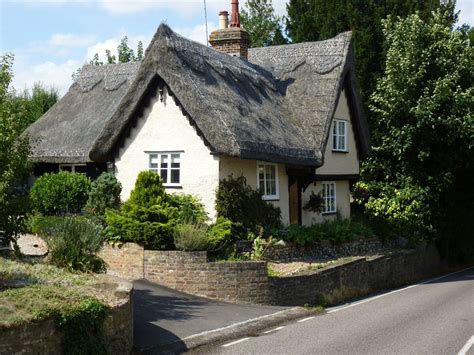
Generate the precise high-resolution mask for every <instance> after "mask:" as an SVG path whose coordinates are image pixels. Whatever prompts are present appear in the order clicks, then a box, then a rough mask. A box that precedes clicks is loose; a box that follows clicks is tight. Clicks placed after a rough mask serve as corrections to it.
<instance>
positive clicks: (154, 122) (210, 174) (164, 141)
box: [115, 92, 219, 219]
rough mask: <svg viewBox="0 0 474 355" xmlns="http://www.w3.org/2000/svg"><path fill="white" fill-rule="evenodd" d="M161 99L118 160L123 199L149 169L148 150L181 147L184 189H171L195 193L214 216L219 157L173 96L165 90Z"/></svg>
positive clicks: (148, 111) (134, 131)
mask: <svg viewBox="0 0 474 355" xmlns="http://www.w3.org/2000/svg"><path fill="white" fill-rule="evenodd" d="M164 97H165V99H164V100H163V102H160V101H159V100H158V99H157V95H156V96H155V98H154V99H153V100H152V102H151V103H150V105H149V106H148V108H147V109H146V110H145V112H144V114H143V116H142V117H140V118H139V119H138V123H137V126H136V127H135V128H133V129H132V132H131V135H130V137H128V138H127V139H126V140H125V143H124V145H123V147H122V148H120V150H119V153H118V158H116V160H115V173H116V176H117V178H118V180H119V181H120V182H121V183H122V187H123V189H122V195H121V198H122V200H126V199H127V198H128V197H129V196H130V192H131V190H132V189H133V187H134V185H135V180H136V178H137V176H138V174H139V173H140V172H141V171H144V170H148V159H149V158H148V154H146V153H145V152H149V151H152V152H153V151H156V152H160V151H182V153H181V186H182V188H181V189H176V188H167V192H169V193H186V194H192V195H194V196H196V197H198V198H199V199H201V201H202V203H203V204H204V206H205V208H206V210H207V212H208V213H209V217H210V218H211V219H214V218H215V207H214V202H215V191H216V189H217V186H218V184H219V157H218V156H215V155H211V154H210V150H209V149H208V148H207V147H206V146H205V144H204V142H203V140H202V139H201V138H200V137H199V136H198V135H197V133H196V130H195V129H194V127H193V126H191V125H190V124H189V122H188V120H187V118H186V117H185V116H184V115H183V114H182V112H181V110H180V108H179V107H178V106H177V105H176V103H175V101H174V99H173V98H172V97H170V96H168V95H167V94H166V92H165V95H164Z"/></svg>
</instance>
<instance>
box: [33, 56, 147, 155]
mask: <svg viewBox="0 0 474 355" xmlns="http://www.w3.org/2000/svg"><path fill="white" fill-rule="evenodd" d="M139 66H140V63H122V64H115V65H103V66H92V65H85V66H84V67H83V68H82V72H81V75H80V77H79V79H78V80H77V81H76V82H75V83H74V84H72V86H71V87H70V88H69V90H68V92H67V93H66V94H65V95H64V96H63V97H62V98H61V99H60V100H59V101H58V102H57V103H56V104H55V105H54V106H53V107H51V109H50V110H49V111H48V112H46V113H45V114H44V115H43V116H42V117H41V118H40V119H39V120H38V121H36V122H35V123H33V124H32V125H31V126H30V127H28V129H27V130H26V132H25V134H26V135H28V136H29V138H30V142H31V146H32V154H31V159H32V161H34V162H49V163H85V162H90V161H91V159H90V158H89V153H90V151H91V149H92V146H93V145H94V143H95V141H96V140H97V138H98V136H99V133H100V132H101V131H102V130H103V128H104V126H105V125H106V123H107V122H108V120H109V119H110V117H111V116H112V114H113V113H114V112H115V110H116V109H117V106H118V104H119V103H120V101H121V100H122V98H123V97H124V95H125V94H126V93H127V91H128V88H129V87H130V83H131V81H132V79H133V78H134V77H135V74H136V72H137V70H138V67H139Z"/></svg>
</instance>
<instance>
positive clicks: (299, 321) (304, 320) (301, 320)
mask: <svg viewBox="0 0 474 355" xmlns="http://www.w3.org/2000/svg"><path fill="white" fill-rule="evenodd" d="M313 318H316V317H308V318H303V319H300V320H297V321H296V322H297V323H303V322H306V321H307V320H310V319H313Z"/></svg>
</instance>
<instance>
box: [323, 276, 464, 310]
mask: <svg viewBox="0 0 474 355" xmlns="http://www.w3.org/2000/svg"><path fill="white" fill-rule="evenodd" d="M469 269H472V267H468V268H466V269H463V270H459V271H456V272H452V273H450V274H447V275H443V276H439V277H435V278H434V279H430V280H427V281H423V282H420V283H417V284H414V285H411V286H407V287H404V288H400V289H398V290H394V291H390V292H387V293H383V294H381V295H378V296H374V297H371V298H367V299H365V300H362V301H359V302H355V303H351V304H349V305H347V306H342V307H339V308H335V309H331V310H328V311H327V313H334V312H339V311H342V310H343V309H347V308H351V307H354V306H358V305H360V304H362V303H366V302H370V301H373V300H376V299H378V298H382V297H385V296H388V295H392V294H394V293H397V292H401V291H405V290H408V289H410V288H413V287H417V286H420V285H423V284H427V283H430V282H433V281H437V280H440V279H443V278H445V277H448V276H451V275H455V274H459V273H460V272H463V271H466V270H469Z"/></svg>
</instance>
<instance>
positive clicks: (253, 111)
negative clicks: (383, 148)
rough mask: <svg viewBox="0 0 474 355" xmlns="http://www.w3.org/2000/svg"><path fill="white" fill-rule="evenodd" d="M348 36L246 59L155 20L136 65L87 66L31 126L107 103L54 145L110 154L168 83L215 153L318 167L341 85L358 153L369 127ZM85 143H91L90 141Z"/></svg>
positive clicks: (103, 156)
mask: <svg viewBox="0 0 474 355" xmlns="http://www.w3.org/2000/svg"><path fill="white" fill-rule="evenodd" d="M350 37H351V36H350V33H343V34H341V35H339V36H337V37H335V38H334V39H331V40H327V41H322V42H313V43H302V44H294V45H285V46H277V47H266V48H259V49H251V50H250V51H249V56H250V57H249V61H246V60H243V59H241V58H237V57H232V56H229V55H227V54H223V53H220V52H217V51H215V50H213V49H211V48H209V47H206V46H204V45H201V44H198V43H195V42H193V41H190V40H187V39H185V38H183V37H181V36H179V35H177V34H175V33H174V32H173V31H171V29H170V28H169V27H168V26H166V25H161V26H160V28H159V29H158V31H157V33H156V34H155V36H154V38H153V40H152V42H151V44H150V45H149V47H148V49H147V51H146V53H145V58H144V60H143V61H142V63H141V64H140V67H139V69H138V71H137V70H136V65H135V66H133V65H130V68H132V67H133V70H132V69H130V71H127V69H125V67H120V68H119V67H117V69H112V68H111V69H108V67H114V66H113V65H109V66H104V67H98V68H99V69H97V67H95V68H94V67H87V68H86V67H85V70H84V71H83V75H82V76H81V78H80V79H79V83H78V84H74V85H73V86H72V87H71V89H70V92H72V95H70V97H68V95H69V92H68V94H67V95H66V96H65V97H64V98H63V99H61V101H60V102H59V103H58V104H57V105H58V106H59V108H56V105H55V107H53V108H52V109H51V110H50V111H52V112H51V113H50V112H48V113H47V114H46V115H45V116H43V118H41V119H40V120H39V121H38V122H39V123H38V124H37V125H38V126H41V121H44V120H45V118H46V119H47V120H48V121H55V122H56V124H57V125H58V126H61V125H62V124H63V123H64V122H67V121H70V120H71V119H69V117H71V116H74V117H77V120H80V118H79V117H82V116H84V113H83V112H79V113H72V112H71V109H70V108H69V107H68V106H69V105H73V106H75V109H76V110H78V111H83V110H85V108H84V107H80V105H77V102H82V103H83V104H84V105H85V103H86V102H88V100H89V101H90V106H91V107H93V106H96V105H98V106H100V105H101V103H102V101H103V100H106V101H107V102H108V104H107V107H108V111H107V114H99V115H95V120H96V121H100V124H99V123H96V124H95V126H94V128H95V133H96V134H95V135H94V136H92V135H88V136H87V137H84V139H83V142H82V144H81V143H80V142H76V141H74V139H73V141H74V142H73V144H78V145H79V146H76V147H75V146H74V145H73V144H69V145H67V146H65V145H63V146H61V145H59V147H63V148H64V149H59V150H57V153H55V154H59V155H68V154H69V155H71V154H72V152H73V151H75V150H76V151H79V153H78V154H79V155H81V156H82V154H87V151H88V154H89V157H90V158H91V160H93V161H108V160H112V159H113V158H114V156H115V154H116V153H117V147H119V146H120V144H121V142H122V141H123V139H124V137H126V135H127V132H128V131H129V130H130V129H131V127H132V126H133V124H134V121H135V120H136V119H138V118H139V117H140V115H141V113H142V112H143V109H144V107H145V106H146V105H147V103H148V102H149V99H150V95H152V96H153V95H156V94H157V93H158V90H159V89H160V87H164V86H166V87H167V88H168V89H169V90H170V91H171V92H172V96H173V98H174V100H175V101H176V102H177V104H178V105H179V106H180V108H181V109H182V112H183V113H184V114H185V115H186V117H187V118H188V119H189V121H190V123H191V124H192V125H194V126H195V127H196V130H197V131H198V132H199V134H200V135H202V137H203V139H204V141H205V142H206V145H207V146H208V147H209V148H210V150H211V151H212V152H213V153H217V154H224V155H229V156H235V157H241V158H247V159H260V160H266V161H272V162H279V163H286V164H291V165H308V166H313V167H317V166H320V165H321V164H322V163H323V154H322V152H323V151H324V147H325V145H326V142H327V139H328V136H329V127H330V124H331V120H332V116H333V115H334V111H335V108H336V106H337V101H338V98H339V94H340V91H341V88H342V86H343V85H345V87H346V88H348V94H349V99H350V101H351V102H350V106H351V111H352V113H353V116H354V119H355V127H356V130H357V132H356V133H357V137H358V140H359V141H360V142H359V145H358V146H359V153H361V154H365V153H366V152H367V151H368V134H367V124H366V122H365V118H364V116H363V113H362V110H361V105H360V100H359V97H358V94H357V89H356V87H355V81H354V78H355V77H354V75H353V72H354V68H353V61H352V51H351V47H350ZM94 70H96V71H95V72H94ZM132 71H133V73H132ZM135 72H136V74H135ZM124 78H125V80H126V81H125V83H126V84H124V81H123V80H124ZM131 81H132V82H131ZM130 82H131V84H130ZM75 85H76V87H75ZM78 85H79V87H77V86H78ZM99 88H100V89H99ZM107 90H112V91H107ZM125 90H126V92H125ZM104 93H107V94H104ZM100 95H102V97H100V98H98V97H96V96H100ZM107 95H111V96H110V98H105V96H107ZM112 96H113V98H112ZM63 100H65V101H67V102H68V105H65V104H64V103H62V101H63ZM73 101H77V102H76V103H74V102H73ZM65 106H66V107H65ZM86 106H87V107H89V105H86ZM63 109H64V110H63ZM99 113H100V110H99ZM49 117H51V118H49ZM54 117H55V119H53V118H54ZM79 122H80V121H79ZM84 123H86V124H90V122H89V123H88V121H86V122H83V123H82V124H84ZM50 125H51V124H50ZM76 126H77V128H78V129H77V130H76V132H65V133H66V135H74V134H76V135H80V134H79V133H78V132H81V129H80V126H81V124H80V123H78V124H76ZM37 128H38V127H33V128H32V129H31V130H30V133H35V134H31V135H32V136H35V135H36V136H38V134H37V133H38V131H41V130H38V129H37ZM64 129H66V128H64ZM59 131H60V130H59ZM59 131H58V130H56V131H54V130H53V131H52V134H57V133H59ZM41 132H44V130H43V131H41ZM98 132H100V134H97V133H98ZM48 135H51V133H47V134H46V136H48ZM86 139H90V141H88V144H85V140H86ZM46 140H47V141H51V140H52V139H51V138H50V137H47V139H46ZM79 147H82V148H83V149H79ZM45 150H47V148H46V147H45ZM36 151H38V152H39V151H40V150H39V149H37V150H36ZM46 153H47V152H43V153H42V154H43V156H46V155H47V154H46ZM78 154H76V155H78ZM53 155H54V154H49V156H53ZM60 159H62V158H60Z"/></svg>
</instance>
